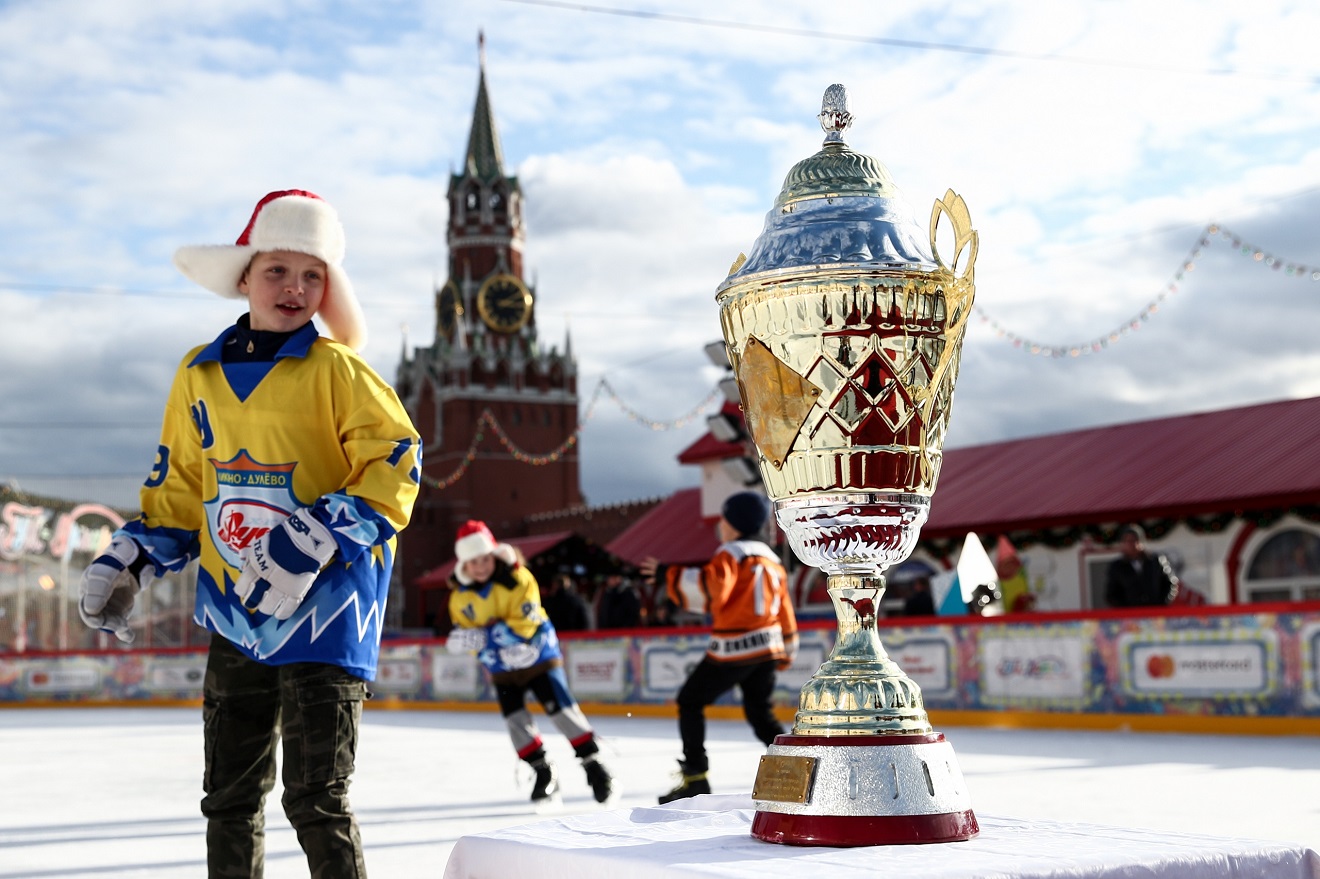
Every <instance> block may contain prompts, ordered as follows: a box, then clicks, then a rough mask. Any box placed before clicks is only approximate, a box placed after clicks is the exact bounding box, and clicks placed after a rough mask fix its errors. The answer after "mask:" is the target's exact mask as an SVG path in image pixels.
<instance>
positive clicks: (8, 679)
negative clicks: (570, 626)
mask: <svg viewBox="0 0 1320 879" xmlns="http://www.w3.org/2000/svg"><path fill="white" fill-rule="evenodd" d="M879 629H880V636H881V640H882V642H883V644H884V646H885V648H886V650H887V651H888V653H889V655H890V656H892V657H893V658H894V660H895V661H897V662H898V664H899V666H900V667H901V668H902V669H903V671H904V672H905V673H906V674H907V675H908V676H909V677H911V678H912V679H913V680H914V681H915V682H916V683H917V684H918V685H919V686H920V687H921V690H922V695H923V699H924V701H925V704H926V707H927V709H928V710H929V712H930V714H931V717H932V719H933V720H934V721H935V723H936V724H941V723H943V724H951V725H955V726H956V725H977V726H1030V727H1042V726H1043V727H1063V728H1089V729H1123V728H1127V729H1134V730H1145V729H1150V730H1168V731H1186V732H1203V731H1239V730H1240V731H1242V732H1244V733H1261V734H1270V733H1269V731H1271V730H1279V731H1280V732H1281V734H1298V733H1301V734H1312V733H1313V732H1314V730H1315V722H1316V721H1320V677H1318V671H1317V670H1318V669H1320V602H1311V603H1309V604H1301V605H1269V606H1262V605H1256V606H1252V608H1251V610H1250V612H1246V611H1245V610H1244V609H1242V608H1225V607H1216V608H1196V609H1192V610H1179V611H1173V610H1166V609H1161V610H1157V611H1146V612H1144V613H1143V612H1135V611H1131V610H1129V611H1110V612H1099V613H1092V614H1089V615H1088V614H1078V613H1075V612H1069V613H1061V614H1031V615H1018V616H1012V617H1000V618H994V619H985V618H969V617H959V618H948V617H942V618H937V617H927V618H920V619H918V618H910V619H906V620H883V621H881V622H880V625H879ZM834 633H835V628H834V626H833V624H832V623H830V622H828V621H811V622H805V623H803V625H802V632H801V638H800V641H801V647H800V650H799V653H798V657H797V659H796V661H795V662H794V664H793V666H792V668H790V669H788V670H786V671H784V672H781V673H780V675H779V680H778V687H777V690H776V702H777V705H778V707H779V713H780V716H781V717H782V718H783V719H784V720H785V722H790V721H791V719H792V714H793V709H794V708H795V706H796V703H797V697H798V693H799V691H800V690H801V687H802V685H803V684H804V683H805V682H806V681H807V680H808V679H809V678H810V677H811V675H812V674H813V673H814V672H815V671H816V669H817V668H818V667H819V666H820V664H821V663H822V662H823V661H824V660H825V658H826V657H827V656H828V655H829V651H830V650H831V649H832V647H833V638H834ZM708 638H709V635H708V633H707V632H706V631H705V630H702V629H700V628H685V629H664V630H656V629H631V630H621V631H616V632H589V633H569V634H566V635H565V636H564V637H563V638H562V641H563V649H564V654H565V671H566V674H567V676H568V679H569V683H570V687H571V689H572V691H573V693H574V694H575V695H576V696H577V698H578V699H579V700H580V701H581V702H582V703H583V705H584V707H587V708H589V710H590V711H593V712H594V713H597V714H623V715H626V714H627V713H628V712H630V711H631V712H633V713H634V714H638V715H642V716H670V717H672V716H673V712H674V708H673V699H674V697H675V695H676V693H677V691H678V688H679V687H680V686H681V685H682V683H683V681H684V680H685V679H686V677H687V675H688V673H690V671H691V670H692V668H693V667H694V666H695V665H696V664H697V663H698V662H700V661H701V659H702V657H703V656H704V655H705V649H706V645H707V641H708ZM205 662H206V655H205V652H204V650H202V649H194V648H190V649H177V648H176V649H154V650H122V649H107V650H100V651H89V652H78V653H27V654H0V706H17V705H33V706H36V705H62V704H75V705H119V706H122V705H188V704H195V700H196V699H197V698H198V697H199V696H200V695H201V684H202V680H203V678H204V673H205ZM371 689H372V693H373V699H372V700H371V702H370V703H368V704H369V705H371V706H372V707H381V708H401V707H416V708H418V709H422V710H428V709H429V710H435V709H458V710H473V709H479V708H481V707H483V706H491V705H492V704H493V702H494V690H493V688H492V687H491V685H490V682H489V680H488V678H487V676H486V675H485V674H484V673H483V672H482V671H481V669H480V666H479V665H478V664H477V663H476V661H475V659H473V658H472V657H471V656H467V655H458V656H455V655H451V654H449V653H448V652H447V651H446V650H445V648H444V642H443V640H440V639H414V640H386V641H385V642H384V643H383V644H382V649H381V658H380V664H379V668H378V673H377V677H376V680H375V681H374V682H373V683H372V685H371ZM710 713H711V716H712V717H722V716H729V717H734V718H739V717H741V711H740V709H739V706H738V695H737V692H736V691H734V692H731V693H729V694H726V695H725V696H724V697H722V699H721V700H720V701H719V702H718V703H717V704H716V705H714V706H712V707H711V712H710Z"/></svg>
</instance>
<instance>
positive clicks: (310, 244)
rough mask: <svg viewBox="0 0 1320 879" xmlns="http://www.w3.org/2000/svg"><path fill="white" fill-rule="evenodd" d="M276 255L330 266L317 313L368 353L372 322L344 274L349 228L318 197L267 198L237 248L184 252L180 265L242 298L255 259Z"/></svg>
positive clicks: (288, 193)
mask: <svg viewBox="0 0 1320 879" xmlns="http://www.w3.org/2000/svg"><path fill="white" fill-rule="evenodd" d="M275 250H290V251H293V252H295V253H305V254H308V255H309V256H314V257H316V258H317V259H319V260H321V261H322V262H324V263H325V266H326V272H327V274H328V275H329V276H330V277H329V281H330V283H329V284H328V285H327V287H326V291H325V297H324V298H323V299H322V300H321V307H320V309H318V310H317V314H318V315H320V317H321V320H322V321H323V322H324V323H325V329H326V332H327V333H329V335H330V338H332V339H334V340H335V341H337V342H342V343H343V344H345V345H347V346H348V347H350V348H352V349H353V350H355V351H360V350H362V346H363V345H365V344H366V341H367V321H366V318H364V317H363V315H362V307H361V306H360V305H359V304H358V300H357V296H355V295H354V293H353V284H352V282H350V281H349V280H348V275H347V274H346V273H345V272H344V267H343V262H344V227H343V225H342V224H341V223H340V222H339V215H338V214H337V213H335V209H334V208H333V207H331V206H330V205H329V203H327V202H326V201H325V200H323V199H322V198H321V197H320V196H318V195H316V194H314V193H311V192H306V191H305V190H301V189H289V190H284V191H281V192H272V193H270V194H268V195H266V196H265V197H264V198H262V199H261V201H259V202H257V206H256V208H255V209H254V210H253V212H252V219H250V220H248V224H247V228H246V229H244V230H243V233H242V234H241V235H239V236H238V241H237V242H236V243H234V244H197V245H189V246H187V247H180V248H179V249H178V250H177V251H175V253H174V265H175V266H177V267H178V269H179V271H181V272H183V274H184V276H185V277H187V278H188V279H189V280H191V281H195V282H196V283H198V284H200V285H201V286H203V287H205V288H206V289H207V290H210V291H211V292H213V293H218V294H220V295H221V296H225V297H228V298H231V299H241V298H243V292H242V291H241V290H239V289H238V284H239V281H241V280H242V279H243V272H244V270H245V269H246V268H247V267H248V264H249V263H251V262H252V258H253V257H254V256H256V255H257V254H258V253H269V252H271V251H275Z"/></svg>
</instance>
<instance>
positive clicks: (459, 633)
mask: <svg viewBox="0 0 1320 879" xmlns="http://www.w3.org/2000/svg"><path fill="white" fill-rule="evenodd" d="M485 647H486V630H485V629H454V631H452V632H450V633H449V638H448V639H446V641H445V649H446V650H448V651H449V652H450V653H477V652H479V651H481V650H484V649H485Z"/></svg>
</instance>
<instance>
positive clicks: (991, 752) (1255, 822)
mask: <svg viewBox="0 0 1320 879" xmlns="http://www.w3.org/2000/svg"><path fill="white" fill-rule="evenodd" d="M537 717H538V718H539V719H541V724H542V732H543V734H544V735H545V738H546V742H547V749H548V751H549V752H550V756H551V759H552V760H553V761H554V762H555V764H556V766H557V768H558V770H559V773H560V777H561V782H562V786H563V790H564V803H563V812H564V813H573V812H585V811H589V810H594V809H599V808H601V807H600V806H598V805H597V804H596V803H595V802H594V801H593V800H592V799H591V795H590V791H589V789H588V788H587V784H586V780H585V778H584V776H583V774H582V771H581V769H580V768H579V767H578V766H577V762H576V760H574V759H573V756H572V752H571V750H570V748H569V747H568V744H567V743H566V742H565V741H564V739H563V738H562V737H560V736H559V735H558V734H557V733H555V732H554V731H553V729H552V728H550V727H549V726H548V724H546V723H545V722H544V719H543V718H540V716H539V715H537ZM592 720H593V722H594V724H595V726H596V729H597V731H598V732H599V733H600V735H601V737H602V740H603V743H604V754H605V759H606V761H607V764H608V766H609V768H610V769H611V771H612V772H613V773H614V774H615V776H616V778H617V781H618V784H619V786H620V788H621V789H622V797H621V799H620V800H619V801H618V802H617V803H616V804H615V806H614V807H615V808H625V807H630V806H640V805H650V804H654V803H655V798H656V796H657V795H658V794H660V793H662V792H664V791H665V790H668V789H669V787H671V786H672V784H673V779H672V777H671V776H672V772H673V770H674V769H675V768H676V763H675V760H676V758H677V757H678V755H679V747H678V732H677V728H676V723H675V721H674V720H672V719H662V718H650V717H648V718H642V717H610V716H597V717H593V718H592ZM941 731H942V732H944V733H945V735H946V736H947V737H948V739H949V740H950V741H951V742H952V743H953V746H954V749H955V751H956V753H957V755H958V760H959V763H960V765H961V767H962V771H963V774H964V776H966V779H967V785H968V788H969V790H970V791H971V795H972V805H973V808H974V810H975V811H976V812H977V813H978V814H981V815H993V816H1002V817H1013V818H1027V819H1031V818H1048V819H1052V820H1058V821H1077V822H1085V823H1092V824H1110V825H1119V826H1123V827H1129V828H1147V829H1152V830H1167V831H1186V832H1197V833H1209V834H1213V835H1218V836H1232V837H1245V838H1255V839H1267V840H1278V841H1284V842H1293V843H1302V844H1305V845H1307V846H1309V847H1310V848H1312V849H1316V850H1318V851H1320V740H1317V739H1315V738H1312V737H1306V736H1292V737H1286V736H1285V737H1274V736H1227V735H1174V734H1138V733H1117V732H1115V733H1101V732H1082V731H1043V730H1006V729H979V728H965V727H955V728H941ZM201 745H202V727H201V717H200V710H199V709H182V708H177V709H176V708H131V709H130V708H101V709H97V708H64V709H24V708H4V709H0V755H3V756H0V761H3V763H2V764H0V765H3V773H0V791H2V793H0V879H20V877H21V879H44V877H79V879H93V877H96V879H135V877H152V879H164V877H171V879H174V877H192V876H204V875H205V872H206V870H205V858H206V852H205V837H204V823H203V821H202V818H201V816H200V814H199V813H198V807H197V804H198V801H199V799H200V798H201V775H202V750H201ZM709 750H710V756H711V767H712V768H711V774H710V775H711V783H712V785H713V787H714V789H715V791H716V792H717V793H742V792H747V791H750V790H751V786H752V779H753V776H754V775H755V771H756V763H757V758H758V757H759V756H760V754H762V753H763V748H762V747H761V745H760V744H759V743H758V742H757V741H756V740H755V739H754V738H753V737H752V734H751V731H750V729H748V727H747V726H746V725H745V724H744V723H742V722H737V721H711V722H710V724H709ZM529 790H530V772H529V771H528V770H526V768H525V767H523V766H522V764H520V763H518V762H517V761H516V760H515V759H514V756H513V751H512V748H511V747H510V745H509V740H508V737H507V735H506V734H505V732H504V725H503V722H502V721H501V719H500V717H499V715H498V714H497V713H495V712H494V711H493V710H492V711H489V712H471V713H455V712H444V711H389V710H380V709H375V710H369V711H368V712H367V713H366V715H365V718H364V721H363V725H362V736H361V742H360V745H359V750H358V770H357V775H356V776H355V779H354V782H353V787H352V802H353V807H354V811H355V812H356V813H357V816H358V820H359V822H360V824H361V828H362V837H363V841H364V844H365V846H366V855H367V868H368V871H369V872H370V873H371V875H372V876H373V877H375V879H407V877H436V876H439V875H440V873H441V872H442V870H443V867H444V864H445V861H446V859H447V858H448V856H449V852H450V849H451V848H452V847H453V845H454V842H455V840H457V839H458V838H459V837H461V836H464V835H466V834H470V833H478V832H482V831H486V830H492V829H496V828H500V827H506V826H510V825H514V824H520V823H524V822H528V821H536V820H539V819H540V818H541V816H538V815H537V814H535V813H534V812H533V811H532V809H531V807H530V806H529V804H528V802H527V797H528V793H529ZM279 796H280V789H279V788H278V786H277V787H276V789H275V791H274V792H273V793H272V794H271V797H270V799H269V801H268V804H267V843H266V846H267V861H266V876H267V879H292V877H306V876H307V875H308V872H307V864H306V861H305V860H304V859H303V856H302V852H301V850H300V849H299V848H298V844H297V841H296V839H295V838H294V835H293V831H292V829H290V827H289V824H288V822H287V820H286V819H285V818H284V814H283V812H282V811H281V809H280V806H279ZM584 879H585V877H584Z"/></svg>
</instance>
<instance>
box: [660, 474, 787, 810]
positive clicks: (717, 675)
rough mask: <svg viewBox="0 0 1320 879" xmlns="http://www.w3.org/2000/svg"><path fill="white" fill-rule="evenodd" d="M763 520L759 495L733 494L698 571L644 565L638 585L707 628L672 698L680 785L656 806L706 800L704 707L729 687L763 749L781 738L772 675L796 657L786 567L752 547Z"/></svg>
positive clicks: (766, 505) (761, 547) (760, 546)
mask: <svg viewBox="0 0 1320 879" xmlns="http://www.w3.org/2000/svg"><path fill="white" fill-rule="evenodd" d="M769 518H770V502H769V500H767V499H766V497H765V496H764V495H761V494H757V493H756V492H752V491H742V492H738V493H737V494H733V495H730V496H729V498H728V499H727V500H725V502H724V506H723V508H722V510H721V514H720V519H719V522H718V523H717V524H716V533H717V534H718V536H719V540H720V547H719V549H717V550H716V551H715V555H714V556H713V557H712V558H711V560H710V561H709V562H707V563H706V564H705V565H704V566H703V567H700V568H683V567H668V566H665V565H662V564H660V563H659V562H658V561H657V560H656V559H654V558H646V559H643V560H642V563H641V566H640V568H641V572H642V576H643V577H646V578H647V579H648V580H652V581H654V582H657V583H661V584H663V585H664V587H665V589H666V591H667V593H668V596H669V598H670V599H671V600H672V601H673V602H674V603H675V604H676V605H677V606H678V607H679V608H681V609H685V610H695V611H698V612H701V613H707V614H709V615H710V617H711V621H712V623H711V628H712V631H711V639H710V646H709V648H708V649H707V651H706V655H705V656H704V657H702V659H701V662H700V663H698V664H697V667H696V668H694V669H693V670H692V673H691V674H690V675H688V678H687V681H686V682H684V684H683V686H682V688H681V689H679V691H678V699H677V701H678V731H679V736H680V737H681V738H682V741H683V759H682V760H680V761H679V769H680V771H681V781H680V782H679V784H678V786H677V787H675V788H674V789H673V790H671V791H669V792H668V793H667V794H664V795H663V796H661V797H660V802H661V803H668V802H672V801H674V800H678V799H683V798H685V797H691V796H696V795H697V794H708V793H710V781H709V780H708V779H707V777H706V773H707V772H708V771H709V768H710V764H709V759H708V757H707V755H706V706H707V705H710V704H711V703H713V702H714V701H715V700H716V699H718V698H719V697H720V696H722V695H723V694H725V693H726V692H728V691H729V690H730V689H732V688H733V687H735V686H737V687H738V688H739V689H741V690H742V702H743V714H744V715H746V717H747V722H748V723H749V724H751V727H752V731H753V732H754V733H755V734H756V737H757V738H758V739H760V740H761V741H762V742H763V743H764V744H766V745H769V744H771V743H772V742H774V740H775V737H776V736H778V735H781V734H782V733H783V732H784V728H783V726H781V725H780V723H779V720H778V719H777V718H776V717H775V714H774V708H773V705H772V704H771V699H772V697H773V695H774V690H775V672H776V671H777V670H783V669H786V668H788V667H789V666H790V665H792V663H793V657H794V656H796V655H797V647H798V635H797V618H796V617H795V615H794V613H793V606H792V603H791V602H790V601H789V598H788V575H787V573H786V572H785V571H784V566H783V565H782V564H780V562H779V557H778V556H777V555H775V552H774V550H773V549H771V548H770V547H769V546H767V545H766V544H765V543H764V542H762V541H761V540H759V539H758V535H759V534H760V533H761V530H762V529H763V528H764V527H765V524H766V522H767V521H768V520H769Z"/></svg>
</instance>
